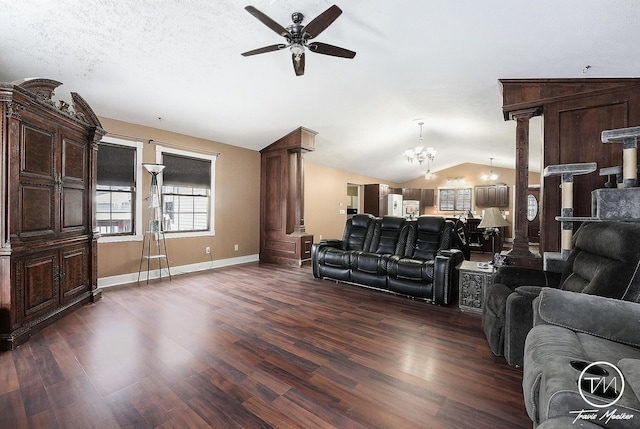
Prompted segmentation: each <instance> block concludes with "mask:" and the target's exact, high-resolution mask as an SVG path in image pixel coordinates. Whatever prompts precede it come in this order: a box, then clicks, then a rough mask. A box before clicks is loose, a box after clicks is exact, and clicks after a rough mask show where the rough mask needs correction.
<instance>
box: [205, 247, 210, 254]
mask: <svg viewBox="0 0 640 429" xmlns="http://www.w3.org/2000/svg"><path fill="white" fill-rule="evenodd" d="M204 253H206V254H207V255H208V254H210V253H211V247H209V246H207V247H205V248H204Z"/></svg>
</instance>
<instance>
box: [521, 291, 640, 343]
mask: <svg viewBox="0 0 640 429" xmlns="http://www.w3.org/2000/svg"><path fill="white" fill-rule="evenodd" d="M533 311H534V323H535V325H540V324H548V325H556V326H562V327H564V328H567V329H571V330H572V331H576V332H583V333H586V334H590V335H594V336H596V337H601V338H605V339H607V340H611V341H615V342H618V343H623V344H629V345H632V346H635V347H640V304H639V303H636V302H629V301H622V300H619V299H613V298H605V297H602V296H598V295H589V294H585V293H576V292H569V291H565V290H560V289H550V288H543V289H542V291H541V292H540V296H539V297H538V298H537V299H536V300H535V301H534V309H533Z"/></svg>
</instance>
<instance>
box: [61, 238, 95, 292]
mask: <svg viewBox="0 0 640 429" xmlns="http://www.w3.org/2000/svg"><path fill="white" fill-rule="evenodd" d="M60 253H61V255H60V301H61V302H63V303H66V302H67V301H69V300H70V299H72V298H74V297H75V296H77V295H79V294H81V293H83V292H85V291H87V290H89V287H90V285H89V247H88V246H87V245H80V246H69V247H64V248H62V249H61V251H60Z"/></svg>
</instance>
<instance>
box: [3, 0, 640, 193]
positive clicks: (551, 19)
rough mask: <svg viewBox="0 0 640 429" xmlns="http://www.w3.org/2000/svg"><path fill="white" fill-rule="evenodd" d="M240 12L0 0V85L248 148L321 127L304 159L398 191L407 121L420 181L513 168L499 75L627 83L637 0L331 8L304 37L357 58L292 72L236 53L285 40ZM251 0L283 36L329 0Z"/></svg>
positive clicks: (194, 6) (230, 7)
mask: <svg viewBox="0 0 640 429" xmlns="http://www.w3.org/2000/svg"><path fill="white" fill-rule="evenodd" d="M248 4H249V3H241V2H238V1H235V0H216V1H212V0H185V1H169V0H164V1H162V0H154V1H151V0H93V1H86V0H57V1H51V0H31V1H15V0H12V1H6V0H0V10H2V12H1V13H0V80H1V81H14V80H18V79H22V78H25V77H45V78H49V79H54V80H58V81H60V82H63V83H64V85H63V86H62V87H60V88H59V90H58V91H57V92H58V94H57V95H58V96H60V97H62V98H64V97H65V95H66V94H68V93H69V91H75V92H78V93H79V94H80V95H81V96H82V97H83V98H84V99H85V100H87V102H88V103H89V104H90V105H91V106H92V108H93V109H94V110H95V112H96V113H97V114H98V115H100V116H105V117H110V118H114V119H119V120H123V121H128V122H134V123H138V124H143V125H148V126H152V127H156V128H161V129H166V130H170V131H175V132H179V133H184V134H188V135H193V136H197V137H202V138H207V139H211V140H215V141H220V142H223V143H228V144H232V145H236V146H241V147H246V148H251V149H257V150H259V149H262V148H263V147H265V146H267V145H269V144H270V143H272V142H273V141H275V140H277V139H278V138H280V137H281V136H283V135H285V134H287V133H288V132H290V131H291V130H293V129H295V128H297V127H298V126H304V127H307V128H310V129H312V130H315V131H317V132H318V136H317V138H316V151H315V152H313V153H310V154H308V155H307V160H308V161H309V162H313V163H318V164H324V165H329V166H333V167H336V168H340V169H344V170H347V171H352V172H355V173H361V174H364V175H369V176H374V177H379V178H382V179H386V180H390V181H396V182H402V181H406V180H409V179H413V178H415V177H418V176H420V175H421V174H424V170H425V166H424V165H423V166H420V165H418V164H417V163H415V164H413V165H411V164H408V163H407V161H406V159H405V158H404V157H403V156H402V154H403V153H404V151H405V150H406V149H408V148H411V147H413V146H415V145H416V144H417V140H418V133H419V127H418V125H417V123H418V122H419V120H423V121H424V123H425V125H424V132H423V134H424V143H425V146H433V147H434V148H436V149H437V150H438V155H437V157H436V159H435V162H434V163H433V165H432V171H438V170H440V169H443V168H447V167H451V166H453V165H457V164H460V163H463V162H473V163H479V164H489V158H490V157H493V158H494V165H495V166H500V167H513V166H514V165H515V143H514V141H515V124H514V123H513V122H505V121H503V118H502V114H501V104H502V103H501V94H500V88H499V85H498V79H500V78H529V77H534V78H544V77H553V78H560V77H561V78H584V77H638V76H639V75H640V56H638V51H637V48H638V46H640V31H639V30H638V22H639V18H640V2H637V0H606V1H603V0H562V1H558V0H528V1H525V0H514V1H510V2H505V1H497V0H484V1H476V0H467V1H463V0H432V1H427V0H405V1H402V2H391V1H388V0H384V1H382V0H376V1H371V0H368V1H365V0H349V1H342V2H341V3H337V4H338V6H339V7H340V8H341V9H342V10H343V14H342V15H341V16H340V17H339V18H338V19H337V20H336V21H335V22H334V23H333V24H332V25H331V26H330V27H329V28H327V30H325V31H324V32H323V33H322V34H321V35H319V36H318V37H317V38H316V39H314V40H316V41H321V42H325V43H330V44H333V45H337V46H341V47H344V48H347V49H350V50H354V51H356V52H357V55H356V57H355V58H354V59H343V58H335V57H329V56H325V55H320V54H315V53H307V55H306V71H305V75H304V76H301V77H296V76H295V74H294V71H293V67H292V65H291V54H290V53H289V52H288V50H284V51H278V52H270V53H266V54H263V55H257V56H252V57H243V56H241V55H240V53H241V52H245V51H248V50H251V49H255V48H259V47H262V46H266V45H272V44H276V43H280V42H281V41H282V40H284V39H282V38H281V37H280V36H279V35H278V34H276V33H274V32H273V31H271V30H270V29H269V28H267V27H266V26H264V25H263V24H262V23H260V22H259V21H258V20H257V19H255V18H254V17H253V16H251V15H250V14H249V13H247V12H246V11H245V10H244V6H246V5H248ZM251 4H252V5H253V6H255V7H257V8H258V9H259V10H261V11H262V12H264V13H265V14H267V15H268V16H270V17H271V18H272V19H274V20H275V21H277V22H278V23H280V24H281V25H283V26H287V25H289V24H290V23H291V17H290V15H291V13H292V12H294V11H298V12H302V13H303V14H304V15H305V16H306V19H305V23H307V22H309V21H310V20H311V19H313V18H314V17H315V16H317V15H318V14H320V13H321V12H323V11H324V10H325V9H327V8H328V7H329V6H331V5H332V4H334V3H333V0H332V1H326V0H317V1H309V0H301V1H293V0H255V1H254V2H253V3H251ZM587 65H589V66H591V67H590V68H588V70H587V71H586V73H584V71H585V67H586V66H587ZM158 118H161V119H158ZM533 128H534V132H536V131H537V132H538V135H539V127H533ZM107 131H108V130H107ZM538 139H539V138H538V137H536V136H534V138H533V141H537V140H538ZM534 152H536V153H537V152H538V151H537V150H534ZM533 159H534V160H538V159H539V158H538V157H536V156H534V158H533Z"/></svg>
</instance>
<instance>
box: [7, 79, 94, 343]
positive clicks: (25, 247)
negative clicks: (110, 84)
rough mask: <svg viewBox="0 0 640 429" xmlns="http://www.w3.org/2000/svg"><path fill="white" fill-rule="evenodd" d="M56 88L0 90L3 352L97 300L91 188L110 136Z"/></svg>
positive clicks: (74, 97) (33, 82)
mask: <svg viewBox="0 0 640 429" xmlns="http://www.w3.org/2000/svg"><path fill="white" fill-rule="evenodd" d="M60 85H61V83H60V82H56V81H53V80H49V79H28V80H24V81H20V82H14V83H0V105H1V108H2V110H1V116H0V121H1V127H0V132H1V144H2V151H1V152H0V161H1V162H0V171H1V172H2V174H1V175H0V198H1V199H2V205H1V207H2V209H1V211H0V348H2V349H13V348H15V347H16V346H18V345H19V344H21V343H22V342H24V341H26V340H27V339H28V338H29V337H30V335H31V334H32V333H33V332H34V331H36V330H37V329H39V328H41V327H43V326H44V325H46V324H48V323H50V322H51V321H53V320H55V319H56V318H58V317H61V316H62V315H64V314H67V313H68V312H70V311H72V310H73V309H75V308H77V307H79V306H81V305H82V304H84V303H87V302H90V301H95V300H97V299H99V298H100V297H101V291H100V289H98V287H97V266H96V265H97V238H98V236H97V232H96V228H95V225H96V222H95V207H94V205H95V203H94V201H95V200H94V195H95V190H96V189H95V184H96V159H97V151H98V141H99V140H100V139H101V138H102V136H103V135H104V134H105V131H104V130H103V129H102V126H101V125H100V121H99V120H98V118H97V116H96V115H95V114H94V112H93V110H92V109H91V108H90V107H89V105H88V104H87V103H86V102H85V101H84V100H83V99H82V97H80V96H79V95H78V94H76V93H73V92H72V93H71V103H67V102H65V101H62V100H57V101H55V100H54V99H53V95H54V90H55V89H56V88H57V87H58V86H60Z"/></svg>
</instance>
